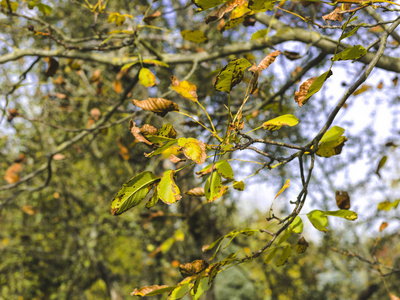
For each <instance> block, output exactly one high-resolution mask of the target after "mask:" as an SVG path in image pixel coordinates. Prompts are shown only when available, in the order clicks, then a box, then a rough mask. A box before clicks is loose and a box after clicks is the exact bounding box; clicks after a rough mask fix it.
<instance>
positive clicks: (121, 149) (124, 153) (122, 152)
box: [117, 136, 129, 160]
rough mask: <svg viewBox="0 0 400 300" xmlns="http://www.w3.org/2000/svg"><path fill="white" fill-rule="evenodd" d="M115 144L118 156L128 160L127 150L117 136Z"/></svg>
mask: <svg viewBox="0 0 400 300" xmlns="http://www.w3.org/2000/svg"><path fill="white" fill-rule="evenodd" d="M117 143H118V148H119V154H120V155H121V156H122V158H123V159H124V160H129V150H128V148H126V147H125V146H124V145H123V144H122V142H121V138H120V137H119V136H118V137H117Z"/></svg>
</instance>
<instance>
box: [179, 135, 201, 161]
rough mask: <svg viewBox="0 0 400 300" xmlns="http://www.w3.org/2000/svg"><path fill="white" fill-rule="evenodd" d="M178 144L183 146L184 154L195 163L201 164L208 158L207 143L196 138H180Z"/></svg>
mask: <svg viewBox="0 0 400 300" xmlns="http://www.w3.org/2000/svg"><path fill="white" fill-rule="evenodd" d="M178 145H179V146H180V147H182V148H183V154H185V156H186V157H187V158H189V159H191V160H193V161H194V162H195V163H197V164H199V165H201V164H202V163H204V162H205V160H206V158H207V154H206V145H205V144H204V143H203V142H202V141H200V140H196V139H194V138H180V139H178Z"/></svg>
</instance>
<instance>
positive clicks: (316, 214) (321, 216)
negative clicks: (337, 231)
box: [307, 210, 358, 232]
mask: <svg viewBox="0 0 400 300" xmlns="http://www.w3.org/2000/svg"><path fill="white" fill-rule="evenodd" d="M327 216H333V217H340V218H344V219H347V220H350V221H354V220H355V219H357V217H358V216H357V213H356V212H354V211H351V210H337V211H321V210H313V211H311V212H309V213H308V214H307V217H308V219H309V220H310V222H311V223H312V224H313V225H314V227H315V228H317V229H318V230H320V231H322V232H327V231H328V229H327V226H328V218H327Z"/></svg>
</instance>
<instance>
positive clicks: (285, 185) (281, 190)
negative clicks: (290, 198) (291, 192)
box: [275, 179, 290, 199]
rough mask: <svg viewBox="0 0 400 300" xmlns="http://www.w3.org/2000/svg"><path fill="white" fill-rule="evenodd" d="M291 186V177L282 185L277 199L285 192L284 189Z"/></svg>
mask: <svg viewBox="0 0 400 300" xmlns="http://www.w3.org/2000/svg"><path fill="white" fill-rule="evenodd" d="M289 186H290V179H288V180H286V182H285V184H284V185H283V186H282V188H281V189H280V190H279V192H278V193H277V194H276V196H275V199H276V198H277V197H278V196H279V195H280V194H282V193H283V191H284V190H286V189H287V188H288V187H289Z"/></svg>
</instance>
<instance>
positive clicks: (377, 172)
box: [375, 155, 387, 177]
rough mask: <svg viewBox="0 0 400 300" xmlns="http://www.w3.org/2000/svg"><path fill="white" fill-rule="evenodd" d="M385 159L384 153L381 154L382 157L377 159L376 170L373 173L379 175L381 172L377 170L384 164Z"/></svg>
mask: <svg viewBox="0 0 400 300" xmlns="http://www.w3.org/2000/svg"><path fill="white" fill-rule="evenodd" d="M386 161H387V156H386V155H384V156H382V158H381V159H380V160H379V163H378V166H377V167H376V171H375V174H376V175H378V176H379V177H381V174H380V173H379V172H380V170H381V169H382V168H383V166H384V165H385V163H386Z"/></svg>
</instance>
